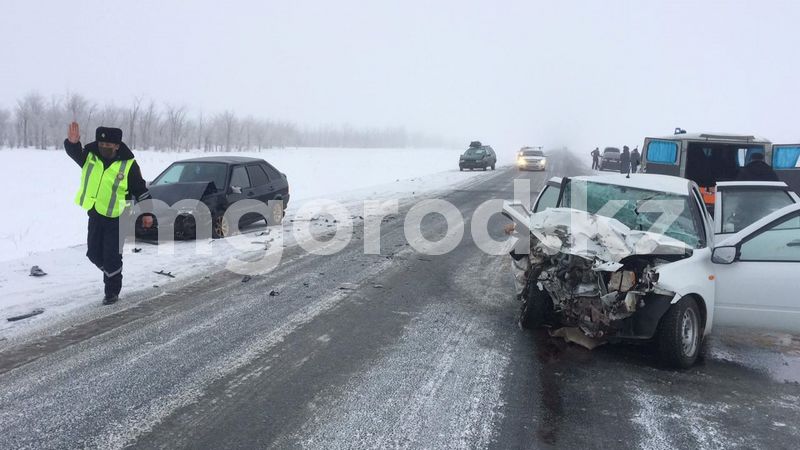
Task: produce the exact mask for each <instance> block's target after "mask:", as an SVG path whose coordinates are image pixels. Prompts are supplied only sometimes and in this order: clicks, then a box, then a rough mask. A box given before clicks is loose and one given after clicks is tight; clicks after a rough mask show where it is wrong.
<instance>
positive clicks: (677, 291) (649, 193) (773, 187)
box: [503, 174, 800, 368]
mask: <svg viewBox="0 0 800 450" xmlns="http://www.w3.org/2000/svg"><path fill="white" fill-rule="evenodd" d="M719 193H720V195H719V196H717V198H716V202H717V204H716V206H715V211H716V214H717V219H718V220H717V221H714V220H712V217H711V215H710V214H709V212H708V209H707V208H706V207H705V206H704V204H703V200H702V197H701V195H700V190H699V188H698V186H697V184H696V183H694V182H692V181H689V180H686V179H685V178H679V177H672V176H665V175H653V174H641V175H637V176H631V177H630V178H626V177H625V176H623V175H604V176H603V175H601V176H586V177H574V178H564V179H560V178H554V179H551V180H550V181H549V182H548V183H547V185H546V186H545V188H544V189H542V191H541V192H540V194H539V196H538V198H537V199H536V202H535V203H534V206H533V209H532V212H533V213H536V214H533V215H531V214H530V213H529V212H528V211H527V210H526V209H525V207H524V206H523V205H522V204H520V203H506V204H505V206H504V208H503V211H504V213H505V214H506V215H507V216H508V217H510V218H512V219H513V220H514V222H515V224H516V229H517V231H519V232H523V233H524V232H530V229H535V230H536V234H531V242H530V251H529V252H527V253H530V256H524V255H523V254H522V253H520V252H517V253H514V254H512V258H513V259H514V264H513V267H514V269H515V277H516V279H517V282H518V293H519V292H520V289H521V288H520V286H523V288H522V289H521V292H522V293H521V294H520V300H522V302H523V305H522V309H521V312H520V324H521V325H522V326H523V327H526V328H532V327H538V326H550V327H552V328H562V327H563V328H568V329H571V330H573V332H575V333H578V334H579V335H581V336H584V339H585V338H587V337H588V338H589V339H591V340H593V341H595V342H596V341H597V340H607V341H610V342H614V341H633V342H643V341H648V340H650V341H653V342H655V343H656V344H657V345H658V348H659V351H660V353H661V357H662V359H663V360H664V361H665V362H666V363H668V364H670V365H672V366H675V367H684V368H685V367H689V366H691V365H692V364H694V362H695V361H696V360H697V356H698V354H699V352H700V348H701V345H702V341H703V338H704V337H705V336H707V335H708V334H709V333H710V332H711V330H712V328H713V326H716V325H729V326H739V327H749V328H756V329H769V330H775V331H784V332H789V333H800V304H798V302H797V294H796V287H795V286H794V285H793V283H792V280H794V279H796V275H797V273H798V272H799V271H800V203H797V200H798V197H797V196H796V195H793V194H792V193H790V192H788V188H787V187H786V185H785V184H783V183H775V182H747V183H736V184H730V185H722V184H721V185H720V190H719ZM756 198H758V199H760V200H759V201H761V202H763V203H764V205H767V204H768V205H769V206H766V207H765V206H764V205H753V204H752V201H755V199H756ZM573 199H577V203H575V204H573ZM760 214H763V216H761V217H757V216H758V215H760ZM737 217H738V219H735V218H737ZM581 218H583V219H584V220H581ZM740 221H741V222H740ZM717 224H718V225H717ZM565 235H566V236H569V239H566V240H565V239H564V236H565ZM597 236H602V239H601V240H598V239H597ZM521 241H522V240H521ZM515 250H516V249H515ZM523 250H524V249H523ZM527 253H525V255H527ZM515 255H516V256H515ZM523 274H524V275H523ZM530 274H535V275H534V276H532V277H531V276H530ZM526 277H528V278H526Z"/></svg>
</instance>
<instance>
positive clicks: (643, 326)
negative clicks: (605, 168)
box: [512, 208, 692, 345]
mask: <svg viewBox="0 0 800 450" xmlns="http://www.w3.org/2000/svg"><path fill="white" fill-rule="evenodd" d="M526 225H528V226H527V227H526V228H528V231H530V242H529V246H527V245H526V247H528V249H529V251H528V252H527V254H525V252H524V250H525V248H522V249H520V248H515V251H512V258H513V264H512V267H513V270H514V275H515V280H516V282H517V283H516V284H517V293H518V297H519V299H520V300H521V301H522V302H523V303H524V304H523V308H522V311H523V314H537V315H538V316H539V317H536V318H534V320H533V322H534V323H535V324H536V325H545V326H550V327H552V328H561V327H569V328H577V329H579V330H580V331H581V332H582V333H583V335H585V336H586V337H588V338H590V339H592V340H605V339H612V338H619V339H649V338H652V337H653V336H654V334H655V332H656V329H657V327H658V322H659V320H660V318H661V316H662V315H663V314H664V313H665V312H666V311H667V310H668V309H669V307H670V303H671V301H672V299H673V298H674V297H675V292H672V291H670V290H667V289H664V288H662V287H661V286H659V283H658V280H659V273H658V268H659V266H661V265H663V264H668V263H670V262H672V261H676V260H678V259H683V258H685V257H687V256H688V255H691V251H692V250H691V249H689V248H688V247H687V246H686V245H685V244H684V243H683V242H680V241H677V240H675V239H672V238H669V237H666V236H663V235H660V234H654V233H648V232H642V231H634V230H630V229H629V228H627V227H626V226H625V225H623V224H622V223H620V222H619V221H617V220H614V219H610V218H606V217H603V216H597V215H593V214H589V213H585V212H582V211H578V210H572V209H569V208H554V209H548V210H546V211H544V212H540V213H537V214H534V215H532V216H531V217H530V222H529V224H526ZM519 228H520V227H519V224H518V231H522V232H524V231H525V230H524V228H523V230H520V229H519ZM520 250H523V251H520ZM522 319H523V318H521V320H522ZM573 340H574V339H573ZM582 345H583V344H582Z"/></svg>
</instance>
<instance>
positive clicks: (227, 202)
mask: <svg viewBox="0 0 800 450" xmlns="http://www.w3.org/2000/svg"><path fill="white" fill-rule="evenodd" d="M149 189H150V195H151V196H152V198H153V199H155V200H161V201H163V202H165V203H167V204H168V205H169V206H172V205H174V204H175V203H176V202H178V201H181V200H199V201H201V202H202V203H203V204H205V205H206V206H207V207H208V209H209V210H210V212H211V221H212V223H211V224H210V225H211V227H212V228H211V231H212V236H213V237H214V238H221V237H225V236H228V235H229V234H230V233H231V226H230V224H228V223H227V222H226V220H225V218H224V214H225V212H226V211H227V210H228V208H229V207H230V206H231V205H232V204H234V203H236V202H238V201H240V200H245V199H252V200H259V201H262V202H264V203H267V202H268V201H270V200H280V201H282V202H283V209H282V211H281V217H280V219H282V218H283V210H285V208H286V206H287V205H288V204H289V182H288V180H287V178H286V175H285V174H283V173H281V172H280V171H278V169H276V168H275V167H274V166H272V165H271V164H269V163H268V162H266V161H264V160H263V159H257V158H245V157H241V156H213V157H204V158H194V159H186V160H182V161H176V162H174V163H172V165H170V166H169V167H167V168H166V169H165V170H164V171H163V172H161V174H160V175H158V177H156V179H155V180H153V182H152V183H151V184H150V188H149ZM158 215H159V214H158V212H156V220H155V222H156V223H155V225H154V226H153V228H152V229H150V230H145V229H143V228H142V227H141V223H140V222H141V219H139V221H137V226H136V235H137V236H139V237H152V236H156V235H157V230H158ZM265 219H267V218H266V217H263V216H262V215H260V214H256V213H247V214H245V215H244V216H243V217H242V218H241V220H240V221H239V226H240V227H244V226H247V225H250V224H252V223H254V222H257V221H259V220H265ZM280 219H279V220H280ZM279 220H278V221H279ZM267 222H268V224H271V223H273V222H270V221H269V220H267ZM207 225H208V224H207ZM196 231H197V224H196V223H195V218H194V216H193V215H192V214H191V211H178V212H177V217H175V238H176V239H192V238H194V237H195V236H196Z"/></svg>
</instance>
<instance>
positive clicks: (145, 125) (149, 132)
mask: <svg viewBox="0 0 800 450" xmlns="http://www.w3.org/2000/svg"><path fill="white" fill-rule="evenodd" d="M158 121H159V113H158V109H157V108H156V103H155V102H154V101H152V100H151V101H150V103H149V104H148V105H147V108H146V109H145V110H144V112H143V113H142V118H141V119H140V126H139V128H140V130H141V132H142V147H143V148H145V149H148V148H150V147H152V146H153V132H154V131H155V129H156V128H158Z"/></svg>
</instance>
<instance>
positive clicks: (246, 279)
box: [242, 275, 253, 283]
mask: <svg viewBox="0 0 800 450" xmlns="http://www.w3.org/2000/svg"><path fill="white" fill-rule="evenodd" d="M252 279H253V277H251V276H250V275H245V276H244V278H242V283H247V282H248V281H250V280H252Z"/></svg>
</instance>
